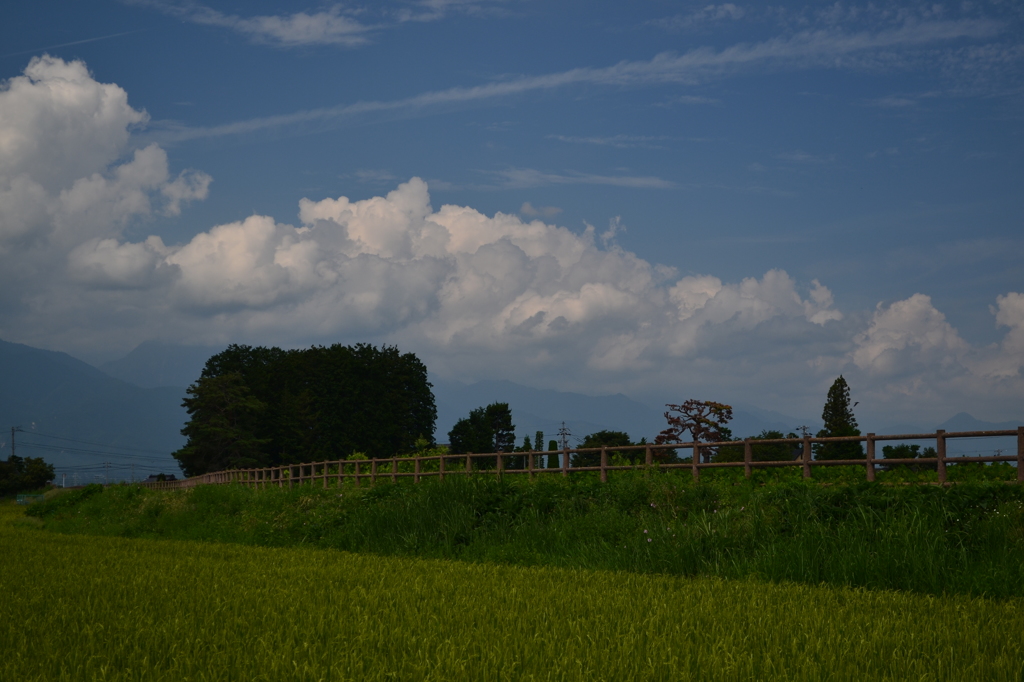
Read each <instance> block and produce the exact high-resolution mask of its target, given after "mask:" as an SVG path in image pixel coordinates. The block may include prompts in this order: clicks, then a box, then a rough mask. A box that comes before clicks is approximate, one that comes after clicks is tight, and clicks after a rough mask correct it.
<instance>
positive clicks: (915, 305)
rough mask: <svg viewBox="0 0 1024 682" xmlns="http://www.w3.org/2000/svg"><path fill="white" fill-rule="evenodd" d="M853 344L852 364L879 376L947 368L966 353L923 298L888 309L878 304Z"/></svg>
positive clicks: (945, 323) (910, 300)
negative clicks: (929, 368)
mask: <svg viewBox="0 0 1024 682" xmlns="http://www.w3.org/2000/svg"><path fill="white" fill-rule="evenodd" d="M856 344H857V348H856V350H855V351H854V352H853V354H852V359H853V362H854V364H855V365H857V367H859V368H861V369H866V370H869V371H870V372H872V373H877V374H881V375H893V374H896V373H908V372H910V371H912V370H914V369H918V368H919V367H920V366H921V365H927V366H931V367H948V366H951V365H955V364H958V363H960V361H961V360H962V359H963V357H964V355H965V354H966V353H967V351H968V350H969V346H968V344H967V343H966V342H965V341H964V340H963V339H962V338H960V335H959V334H958V333H957V331H956V330H955V329H954V328H953V327H952V326H951V325H950V324H949V323H948V322H947V321H946V317H945V315H943V314H942V313H941V312H939V311H938V310H936V309H935V307H934V306H933V305H932V300H931V298H930V297H928V296H925V295H924V294H914V295H913V296H911V297H910V298H908V299H906V300H903V301H897V302H895V303H893V304H892V305H890V306H888V307H884V306H883V305H882V304H879V305H878V309H877V310H876V311H875V315H874V317H873V318H872V320H871V326H870V327H868V329H867V330H866V331H865V332H863V333H862V334H859V335H858V336H857V338H856Z"/></svg>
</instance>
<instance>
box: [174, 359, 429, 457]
mask: <svg viewBox="0 0 1024 682" xmlns="http://www.w3.org/2000/svg"><path fill="white" fill-rule="evenodd" d="M430 388H431V386H430V383H429V382H428V381H427V368H426V366H425V365H424V364H423V363H422V362H421V361H420V360H419V359H418V358H417V357H416V356H415V355H413V354H412V353H404V354H403V353H400V352H399V350H398V349H397V348H395V347H389V346H384V347H381V348H377V347H375V346H371V345H369V344H357V345H355V346H342V345H340V344H335V345H332V346H329V347H325V346H313V347H311V348H307V349H302V350H282V349H280V348H266V347H262V346H256V347H254V346H244V345H231V346H228V348H227V349H226V350H225V351H223V352H222V353H218V354H217V355H214V356H213V357H211V358H210V359H209V360H207V362H206V366H205V367H204V368H203V372H202V375H201V376H200V378H199V380H198V381H196V382H195V383H194V384H192V386H190V387H189V389H188V397H187V398H186V399H185V401H184V402H183V403H182V404H183V406H184V407H185V408H186V410H187V411H188V414H189V416H190V419H189V422H188V423H187V424H186V425H185V428H183V429H182V434H183V435H185V436H187V437H188V442H187V443H186V445H185V447H183V448H182V449H181V450H179V451H177V452H176V453H174V456H175V457H176V458H177V459H178V461H179V462H180V463H181V466H182V470H183V471H184V472H185V473H186V474H187V475H190V476H194V475H196V474H199V473H204V472H208V471H217V470H220V469H225V468H239V467H241V468H244V467H254V466H276V465H280V464H290V463H296V462H308V461H316V460H328V459H344V458H346V457H348V456H349V455H351V454H352V453H353V452H361V453H365V454H366V455H367V456H369V457H375V458H382V457H392V456H394V455H395V454H400V453H405V452H409V451H412V450H414V449H415V448H416V441H417V439H418V438H427V439H429V440H431V442H432V439H433V433H434V423H435V421H436V419H437V408H436V406H435V404H434V395H433V393H432V392H431V390H430Z"/></svg>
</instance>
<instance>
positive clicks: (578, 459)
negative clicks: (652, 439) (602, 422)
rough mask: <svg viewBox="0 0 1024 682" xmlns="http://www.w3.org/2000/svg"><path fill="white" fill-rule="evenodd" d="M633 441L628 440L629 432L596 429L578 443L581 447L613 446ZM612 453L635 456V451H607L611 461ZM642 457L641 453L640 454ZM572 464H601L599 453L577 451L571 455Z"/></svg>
mask: <svg viewBox="0 0 1024 682" xmlns="http://www.w3.org/2000/svg"><path fill="white" fill-rule="evenodd" d="M632 444H633V443H631V442H630V440H629V434H628V433H626V432H625V431H597V432H596V433H591V434H590V435H588V436H586V437H585V438H584V439H583V442H582V443H580V447H581V448H600V447H606V448H614V447H623V446H626V445H632ZM613 455H618V456H620V457H627V455H628V458H635V457H636V453H635V452H631V451H630V452H619V451H613V450H610V449H609V451H608V458H609V461H611V457H612V456H613ZM640 456H641V457H643V455H642V454H641V455H640ZM572 465H573V466H574V467H596V466H601V453H600V452H585V453H578V454H575V455H573V456H572Z"/></svg>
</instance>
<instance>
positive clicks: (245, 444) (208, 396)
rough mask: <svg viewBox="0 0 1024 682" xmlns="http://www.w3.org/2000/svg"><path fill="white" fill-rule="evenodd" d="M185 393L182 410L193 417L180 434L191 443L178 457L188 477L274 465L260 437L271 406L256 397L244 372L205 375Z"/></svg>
mask: <svg viewBox="0 0 1024 682" xmlns="http://www.w3.org/2000/svg"><path fill="white" fill-rule="evenodd" d="M186 393H188V395H189V397H188V398H185V401H184V402H183V403H182V406H183V407H184V408H185V410H186V411H187V412H188V414H189V416H190V417H191V418H190V419H189V421H188V423H187V424H185V427H184V428H183V429H182V430H181V435H183V436H187V437H188V442H187V443H186V445H185V447H183V448H182V449H181V450H178V451H177V452H175V453H174V457H175V458H176V459H177V460H178V462H179V464H180V465H181V470H182V471H183V472H185V475H186V476H195V475H197V474H202V473H206V472H208V471H223V470H225V469H241V468H247V467H259V466H266V465H267V464H268V463H269V462H270V458H269V456H268V455H267V453H266V452H265V451H264V446H266V445H267V443H268V442H269V439H266V438H262V439H261V438H258V437H257V436H256V431H257V430H258V427H259V424H260V422H261V421H262V420H263V419H264V416H265V413H266V411H267V405H266V403H264V402H263V401H261V400H259V399H257V398H256V397H255V396H254V395H253V394H252V391H251V390H249V387H248V386H246V385H245V382H244V381H243V379H242V375H241V374H239V373H238V372H229V373H227V374H221V375H219V376H204V377H201V378H200V379H199V381H197V382H196V383H194V384H192V385H191V386H189V387H188V390H187V391H186Z"/></svg>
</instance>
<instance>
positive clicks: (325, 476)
mask: <svg viewBox="0 0 1024 682" xmlns="http://www.w3.org/2000/svg"><path fill="white" fill-rule="evenodd" d="M326 487H327V462H324V488H326Z"/></svg>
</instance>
